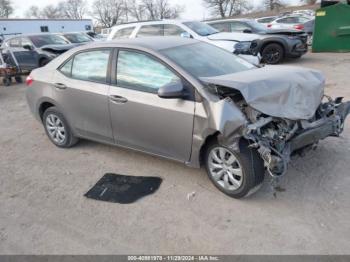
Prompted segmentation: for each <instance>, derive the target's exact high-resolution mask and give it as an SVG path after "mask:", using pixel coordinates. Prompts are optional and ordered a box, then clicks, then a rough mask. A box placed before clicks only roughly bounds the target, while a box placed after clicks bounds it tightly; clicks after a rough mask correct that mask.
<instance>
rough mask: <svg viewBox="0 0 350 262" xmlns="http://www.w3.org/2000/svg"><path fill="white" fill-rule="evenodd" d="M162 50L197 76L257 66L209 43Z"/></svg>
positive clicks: (225, 72)
mask: <svg viewBox="0 0 350 262" xmlns="http://www.w3.org/2000/svg"><path fill="white" fill-rule="evenodd" d="M161 52H162V53H163V54H164V55H166V56H168V57H169V58H170V59H171V60H173V61H174V62H175V63H177V64H178V65H180V66H181V67H182V68H184V69H185V70H186V71H188V72H189V73H191V74H192V75H194V76H195V77H208V76H219V75H226V74H231V73H236V72H240V71H245V70H249V69H253V68H255V66H253V65H252V64H250V63H248V62H247V61H245V60H244V59H241V58H239V57H238V56H236V55H234V54H231V53H230V52H228V51H225V50H223V49H221V48H219V47H216V46H213V45H210V44H207V43H195V44H190V45H183V46H178V47H175V48H169V49H164V50H161ZM189 57H190V58H191V59H188V58H189Z"/></svg>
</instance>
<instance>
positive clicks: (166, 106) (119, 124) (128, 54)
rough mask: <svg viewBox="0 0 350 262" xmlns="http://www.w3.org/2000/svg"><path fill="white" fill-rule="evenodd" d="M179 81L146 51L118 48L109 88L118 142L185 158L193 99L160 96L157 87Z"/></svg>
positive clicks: (183, 159)
mask: <svg viewBox="0 0 350 262" xmlns="http://www.w3.org/2000/svg"><path fill="white" fill-rule="evenodd" d="M173 81H174V82H175V81H183V80H180V77H179V76H178V75H177V74H176V73H175V72H173V71H172V70H170V69H169V68H168V67H167V66H166V65H164V64H163V63H161V62H160V61H159V60H157V59H156V58H154V57H152V56H150V55H149V54H146V53H140V52H137V51H132V50H120V51H119V53H118V61H117V69H116V85H112V86H111V87H110V91H109V105H110V113H111V121H112V128H113V135H114V139H115V141H116V143H117V144H120V145H122V146H126V147H131V148H134V149H137V150H141V151H145V152H148V153H152V154H156V155H160V156H164V157H168V158H172V159H176V160H180V161H184V162H185V161H188V160H189V158H190V154H191V145H192V131H193V118H194V101H193V99H162V98H160V97H159V96H158V95H157V91H158V89H159V88H160V87H162V86H164V85H166V84H169V83H172V82H173Z"/></svg>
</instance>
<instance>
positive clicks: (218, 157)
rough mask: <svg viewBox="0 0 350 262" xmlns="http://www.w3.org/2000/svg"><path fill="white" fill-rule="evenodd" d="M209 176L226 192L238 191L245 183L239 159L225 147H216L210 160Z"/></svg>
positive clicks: (211, 153)
mask: <svg viewBox="0 0 350 262" xmlns="http://www.w3.org/2000/svg"><path fill="white" fill-rule="evenodd" d="M208 165H209V174H210V175H211V176H212V177H213V179H214V180H215V181H216V182H217V183H218V184H219V185H220V186H221V187H223V188H224V189H226V190H231V191H232V190H237V189H238V188H239V187H240V186H241V185H242V181H243V172H242V168H241V165H240V163H239V161H238V159H237V158H236V157H235V155H234V154H232V153H231V152H230V151H229V150H227V149H226V148H224V147H215V148H213V149H212V150H211V152H210V154H209V158H208Z"/></svg>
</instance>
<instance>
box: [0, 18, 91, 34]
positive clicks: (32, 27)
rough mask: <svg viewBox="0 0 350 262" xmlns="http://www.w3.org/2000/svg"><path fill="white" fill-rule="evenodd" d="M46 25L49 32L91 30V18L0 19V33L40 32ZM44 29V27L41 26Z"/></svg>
mask: <svg viewBox="0 0 350 262" xmlns="http://www.w3.org/2000/svg"><path fill="white" fill-rule="evenodd" d="M41 27H47V28H48V30H49V32H50V33H59V32H78V31H87V30H93V25H92V20H89V19H85V20H68V19H67V20H47V19H1V20H0V35H1V34H3V35H4V37H5V38H6V37H8V36H12V35H15V34H33V33H34V34H35V33H42V28H41ZM43 29H45V28H43Z"/></svg>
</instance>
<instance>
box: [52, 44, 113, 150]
mask: <svg viewBox="0 0 350 262" xmlns="http://www.w3.org/2000/svg"><path fill="white" fill-rule="evenodd" d="M111 53H112V49H111V48H97V49H89V50H85V51H83V52H79V53H77V54H76V55H74V56H73V57H72V58H70V59H69V60H68V61H67V62H66V63H65V64H63V65H62V66H61V67H60V68H59V70H58V71H57V72H56V75H55V77H54V83H53V85H54V99H55V101H57V102H58V104H59V106H60V109H61V110H62V111H63V114H64V115H65V117H66V118H67V119H68V121H69V123H70V124H71V125H72V126H73V128H74V130H75V131H76V132H77V133H78V134H79V135H81V136H83V137H86V138H89V139H92V140H97V141H101V142H108V143H113V142H114V140H113V136H112V128H111V123H110V118H109V109H108V89H109V83H110V79H109V75H110V74H109V65H110V55H111Z"/></svg>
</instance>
